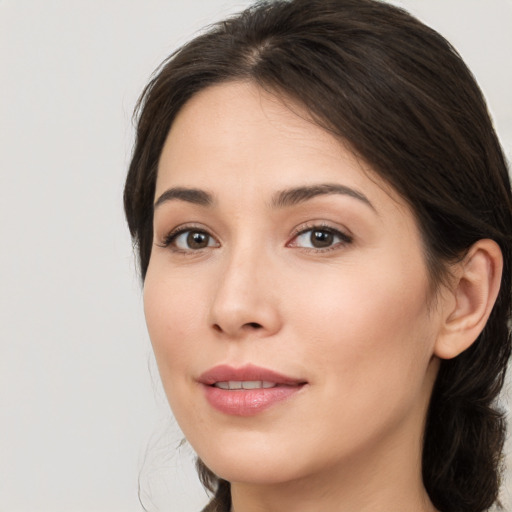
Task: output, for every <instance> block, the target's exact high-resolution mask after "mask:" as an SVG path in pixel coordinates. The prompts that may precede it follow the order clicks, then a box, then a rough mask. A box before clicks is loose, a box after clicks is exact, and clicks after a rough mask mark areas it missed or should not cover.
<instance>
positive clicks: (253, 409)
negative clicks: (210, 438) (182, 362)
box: [198, 364, 307, 416]
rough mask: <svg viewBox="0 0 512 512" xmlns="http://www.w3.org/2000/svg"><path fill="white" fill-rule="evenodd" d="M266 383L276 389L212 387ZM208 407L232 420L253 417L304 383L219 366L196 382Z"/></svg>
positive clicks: (257, 369) (249, 367)
mask: <svg viewBox="0 0 512 512" xmlns="http://www.w3.org/2000/svg"><path fill="white" fill-rule="evenodd" d="M228 381H265V382H272V383H275V387H271V388H256V389H234V390H226V389H221V388H218V387H215V386H214V384H215V383H217V382H228ZM198 382H199V383H200V384H201V385H202V386H203V390H204V392H205V395H206V399H207V401H208V403H209V404H210V405H211V406H212V407H213V408H214V409H216V410H218V411H220V412H222V413H224V414H229V415H234V416H254V415H256V414H259V413H260V412H263V411H264V410H266V409H268V408H269V407H272V406H273V405H276V404H278V403H280V402H282V401H284V400H286V399H288V398H290V397H292V396H293V395H295V394H296V393H298V392H299V391H300V390H302V389H303V387H304V386H305V384H307V382H306V381H304V380H303V379H298V378H294V377H289V376H287V375H283V374H281V373H277V372H275V371H273V370H269V369H267V368H263V367H259V366H255V365H252V364H248V365H245V366H242V367H240V368H234V367H232V366H229V365H219V366H215V367H213V368H211V369H210V370H207V371H206V372H204V373H203V374H202V375H201V376H200V377H199V379H198Z"/></svg>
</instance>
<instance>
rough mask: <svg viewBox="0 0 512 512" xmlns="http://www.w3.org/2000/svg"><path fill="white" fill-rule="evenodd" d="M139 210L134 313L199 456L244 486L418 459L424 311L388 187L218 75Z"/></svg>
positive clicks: (168, 150) (403, 226)
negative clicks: (139, 287) (141, 317)
mask: <svg viewBox="0 0 512 512" xmlns="http://www.w3.org/2000/svg"><path fill="white" fill-rule="evenodd" d="M292 110H294V111H292ZM297 112H299V113H298V114H297ZM155 203H156V205H155V213H154V245H153V248H152V253H151V259H150V263H149V268H148V272H147V276H146V281H145V287H144V303H145V314H146V319H147V324H148V329H149V334H150V337H151V341H152V344H153V347H154V351H155V354H156V359H157V362H158V366H159V370H160V374H161V377H162V381H163V385H164V388H165V391H166V393H167V396H168V399H169V402H170V404H171V407H172V410H173V412H174V414H175V416H176V418H177V420H178V422H179V424H180V426H181V428H182V430H183V432H184V434H185V436H186V437H187V439H188V440H189V442H190V443H191V444H192V446H193V447H194V449H195V450H196V451H197V453H198V455H199V456H200V457H201V458H202V459H203V461H204V462H205V463H206V465H207V466H208V467H210V468H211V469H212V470H213V471H214V472H215V473H217V474H218V475H219V476H221V477H223V478H225V479H227V480H230V481H240V482H253V483H277V482H284V481H290V480H294V479H300V478H305V477H306V478H307V477H312V476H313V475H319V474H321V473H325V472H326V471H327V472H329V474H333V473H336V471H341V472H343V471H346V470H347V468H348V470H349V471H350V472H351V473H354V472H357V471H359V470H364V468H366V467H369V466H372V469H373V470H374V471H375V470H377V469H378V467H379V465H381V464H382V465H384V466H385V467H386V466H387V467H389V463H390V462H391V461H394V462H396V463H397V464H411V463H413V464H415V467H419V466H418V464H419V462H418V457H419V451H420V445H421V443H420V438H421V433H422V429H423V422H424V417H425V412H426V408H427V404H428V399H429V396H430V393H431V388H432V385H433V381H434V379H435V374H436V371H437V364H436V360H435V359H434V358H433V357H432V353H433V348H434V343H435V341H436V337H437V335H438V332H439V326H440V313H438V310H437V308H430V309H429V304H430V303H429V301H428V299H429V282H428V277H427V271H426V267H425V262H424V258H423V254H422V245H421V241H420V235H419V232H418V228H417V226H416V223H415V220H414V218H413V215H412V214H411V211H410V209H409V208H408V207H407V206H406V205H405V204H404V202H403V201H402V200H401V199H400V198H399V197H398V196H397V194H396V193H395V192H394V191H393V190H391V189H390V187H389V186H387V185H386V184H385V183H384V182H383V181H382V180H381V179H380V178H379V177H378V176H376V175H375V174H374V173H372V172H371V169H369V168H368V167H367V166H366V165H365V163H364V162H362V161H361V160H360V159H357V158H356V157H355V156H354V154H353V153H352V152H351V151H350V150H349V149H348V148H347V147H345V146H344V145H342V144H340V142H339V141H338V140H336V139H335V138H334V137H333V136H331V135H330V134H328V133H327V132H325V131H324V130H322V129H321V128H319V127H318V126H316V125H315V124H313V123H312V122H310V121H308V120H307V117H306V116H305V115H304V113H303V112H301V111H300V109H298V108H293V106H292V107H291V108H290V107H287V106H284V104H283V103H282V102H281V101H280V100H278V99H276V98H275V97H273V96H271V95H269V94H268V93H265V92H263V91H262V90H260V89H258V88H257V87H256V86H253V85H250V84H241V83H229V84H223V85H217V86H214V87H210V88H208V89H206V90H204V91H202V92H201V93H199V94H197V95H196V96H194V97H193V98H192V99H191V100H190V101H189V102H188V103H187V104H186V105H185V107H184V108H183V109H182V110H181V112H180V113H179V115H178V117H177V119H176V120H175V122H174V124H173V126H172V129H171V131H170V133H169V136H168V138H167V140H166V143H165V146H164V149H163V152H162V155H161V158H160V162H159V168H158V180H157V186H156V194H155ZM240 388H242V389H240ZM411 459H412V462H411ZM262 461H264V463H263V462H262Z"/></svg>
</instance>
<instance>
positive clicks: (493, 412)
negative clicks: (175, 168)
mask: <svg viewBox="0 0 512 512" xmlns="http://www.w3.org/2000/svg"><path fill="white" fill-rule="evenodd" d="M227 81H251V82H253V83H256V84H257V85H259V86H261V87H262V88H264V89H266V90H268V91H271V92H273V93H275V94H276V95H278V96H279V97H281V98H284V99H290V100H292V101H293V102H295V103H298V104H299V105H301V106H302V107H305V108H306V110H307V111H308V112H309V113H310V115H311V117H312V118H313V119H314V121H315V122H316V123H318V125H320V126H322V127H323V128H325V129H326V130H329V131H330V132H331V133H333V134H335V136H337V137H339V138H340V140H343V141H345V142H348V143H349V144H350V146H351V147H352V149H353V150H354V151H355V152H356V153H357V154H358V155H359V156H360V157H361V158H363V159H364V160H365V161H366V162H368V163H369V164H370V165H371V166H372V168H373V169H374V170H375V172H377V173H378V174H379V175H380V176H381V177H383V178H384V179H385V180H387V181H388V182H389V183H390V184H391V185H392V186H393V187H394V188H395V189H396V190H397V191H398V192H399V193H400V194H401V195H402V196H403V197H404V198H405V200H406V201H407V202H408V203H409V204H410V206H411V208H412V210H413V212H414V214H415V215H416V218H417V220H418V224H419V226H420V229H421V233H422V237H423V242H424V246H425V255H426V261H427V265H428V268H429V275H430V277H431V281H432V283H433V285H434V286H437V285H438V284H439V282H440V281H442V279H443V277H444V276H445V271H446V268H447V264H448V263H449V262H452V261H454V260H457V259H458V258H460V257H461V255H463V254H464V253H465V251H467V249H468V248H469V247H470V246H471V245H472V244H473V243H475V242H476V241H477V240H480V239H483V238H491V239H493V240H495V241H496V242H497V243H498V244H499V246H500V248H501V251H502V253H503V257H504V271H503V277H502V283H501V289H500V294H499V296H498V299H497V302H496V304H495V306H494V308H493V311H492V313H491V316H490V319H489V321H488V323H487V325H486V327H485V329H484V331H483V332H482V333H481V335H480V336H479V338H478V339H477V341H476V342H475V343H474V344H473V345H472V346H471V347H470V348H469V349H468V350H466V351H465V352H463V353H462V354H461V355H459V356H458V357H456V358H455V359H452V360H445V361H442V362H441V366H440V371H439V374H438V377H437V380H436V384H435V387H434V391H433V395H432V398H431V403H430V407H429V411H428V415H427V419H426V428H425V433H424V439H423V480H424V484H425V487H426V489H427V492H428V494H429V496H430V499H431V500H432V502H433V504H434V505H435V506H436V507H437V508H438V509H439V510H442V511H443V512H481V511H484V510H487V509H488V508H489V507H491V506H492V505H493V504H494V503H496V501H497V497H498V491H499V485H500V470H501V462H502V450H503V443H504V437H505V420H504V417H503V414H502V413H501V412H500V411H499V410H498V408H497V406H496V399H497V397H498V394H499V392H500V390H501V388H502V386H503V380H504V375H505V370H506V366H507V361H508V359H509V356H510V350H511V344H510V341H511V340H510V328H509V326H508V319H509V318H510V314H511V289H512V281H511V279H512V278H511V261H512V239H511V231H512V199H511V190H510V180H509V176H508V172H507V166H506V163H505V159H504V156H503V153H502V150H501V148H500V145H499V142H498V140H497V137H496V134H495V132H494V129H493V126H492V122H491V121H490V118H489V115H488V112H487V108H486V104H485V101H484V99H483V97H482V94H481V92H480V90H479V88H478V86H477V84H476V83H475V80H474V78H473V77H472V75H471V73H470V71H469V70H468V69H467V67H466V66H465V64H464V63H463V61H462V60H461V58H460V57H459V55H458V54H457V52H456V51H455V50H454V49H453V48H452V47H451V46H450V44H449V43H448V42H447V41H446V40H445V39H444V38H443V37H442V36H440V35H439V34H438V33H436V32H435V31H434V30H432V29H430V28H428V27H427V26H425V25H423V24H422V23H420V22H419V21H418V20H416V19H415V18H414V17H412V16H411V15H409V14H408V13H406V12H405V11H403V10H401V9H399V8H397V7H393V6H391V5H388V4H385V3H382V2H380V1H376V0H291V1H279V0H278V1H273V2H263V3H261V2H260V3H258V4H256V5H254V6H253V7H251V8H249V9H247V10H246V11H244V12H243V13H241V14H240V15H238V16H236V17H233V18H231V19H228V20H227V21H224V22H221V23H219V24H216V25H215V26H213V27H211V28H210V29H209V30H208V31H207V32H205V33H204V34H202V35H200V36H199V37H197V38H195V39H194V40H192V41H191V42H190V43H188V44H186V45H185V46H184V47H182V48H181V49H180V50H178V51H177V52H176V53H174V54H173V55H171V56H170V57H169V59H167V60H166V61H165V62H164V63H163V64H162V66H161V68H160V69H159V70H157V73H156V75H155V77H154V78H153V79H152V80H151V82H150V83H149V84H148V86H147V87H146V89H145V90H144V92H143V94H142V96H141V99H140V101H139V104H138V111H137V112H138V124H137V134H136V137H137V138H136V144H135V148H134V152H133V158H132V161H131V165H130V169H129V172H128V177H127V180H126V187H125V195H124V205H125V212H126V217H127V220H128V225H129V228H130V232H131V234H132V237H133V240H134V242H135V244H136V247H137V249H138V255H139V260H140V269H141V275H142V278H143V279H144V276H145V274H146V270H147V267H148V263H149V258H150V254H151V246H152V236H153V230H152V222H153V207H152V205H153V200H154V193H155V182H156V173H157V165H158V160H159V157H160V153H161V150H162V146H163V144H164V141H165V139H166V136H167V134H168V132H169V129H170V126H171V124H172V122H173V120H174V118H175V116H176V114H177V113H178V111H179V110H180V109H181V108H182V107H183V105H184V104H185V103H186V102H187V100H188V99H190V98H191V97H192V96H193V95H194V94H196V93H197V92H198V91H200V90H202V89H205V88H206V87H208V86H210V85H212V84H217V83H221V82H227ZM227 108H229V106H227ZM198 465H199V470H200V475H201V478H202V480H203V483H204V484H205V485H206V486H207V487H208V488H209V489H210V490H211V491H212V492H213V493H214V498H213V500H212V502H211V503H210V505H208V507H207V508H206V509H205V510H208V511H227V510H229V507H230V490H229V483H228V482H225V481H223V480H221V479H218V478H217V477H216V476H215V475H213V473H211V472H210V471H209V470H208V469H207V468H206V467H205V466H204V465H203V464H202V462H201V461H198Z"/></svg>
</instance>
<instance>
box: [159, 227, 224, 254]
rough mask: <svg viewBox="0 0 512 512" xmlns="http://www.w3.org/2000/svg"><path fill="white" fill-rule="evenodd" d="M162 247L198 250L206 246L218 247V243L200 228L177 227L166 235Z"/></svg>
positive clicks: (178, 249) (177, 249)
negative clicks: (177, 228)
mask: <svg viewBox="0 0 512 512" xmlns="http://www.w3.org/2000/svg"><path fill="white" fill-rule="evenodd" d="M162 246H163V247H171V248H172V249H174V250H176V251H198V250H201V249H206V248H207V247H219V243H218V242H217V241H216V240H215V239H214V238H213V237H212V236H211V235H210V234H209V233H207V232H206V231H203V230H201V229H190V228H189V229H179V230H177V231H174V232H172V233H170V234H169V235H167V237H166V238H165V240H164V242H163V244H162Z"/></svg>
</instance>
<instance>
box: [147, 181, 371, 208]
mask: <svg viewBox="0 0 512 512" xmlns="http://www.w3.org/2000/svg"><path fill="white" fill-rule="evenodd" d="M334 194H341V195H345V196H349V197H353V198H354V199H358V200H359V201H361V202H363V203H364V204H366V205H368V206H369V207H370V208H372V210H374V211H376V210H375V207H374V206H373V204H372V203H371V202H370V200H369V199H368V198H367V197H366V196H365V195H364V194H362V193H361V192H359V191H357V190H354V189H353V188H350V187H347V186H345V185H338V184H335V183H322V184H319V185H306V186H302V187H293V188H288V189H285V190H281V191H279V192H277V193H276V194H274V196H273V198H272V201H271V203H270V204H271V206H272V208H286V207H290V206H295V205H297V204H300V203H304V202H306V201H309V200H310V199H313V198H314V197H317V196H322V195H334ZM173 200H178V201H185V202H187V203H192V204H197V205H199V206H212V205H213V203H214V200H213V196H212V194H210V193H209V192H206V191H205V190H201V189H198V188H186V187H173V188H170V189H168V190H166V191H165V192H163V193H162V194H161V195H160V196H159V198H158V199H157V200H156V201H155V204H154V205H153V211H154V210H156V209H157V208H158V207H159V206H160V205H162V204H163V203H166V202H168V201H173Z"/></svg>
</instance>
